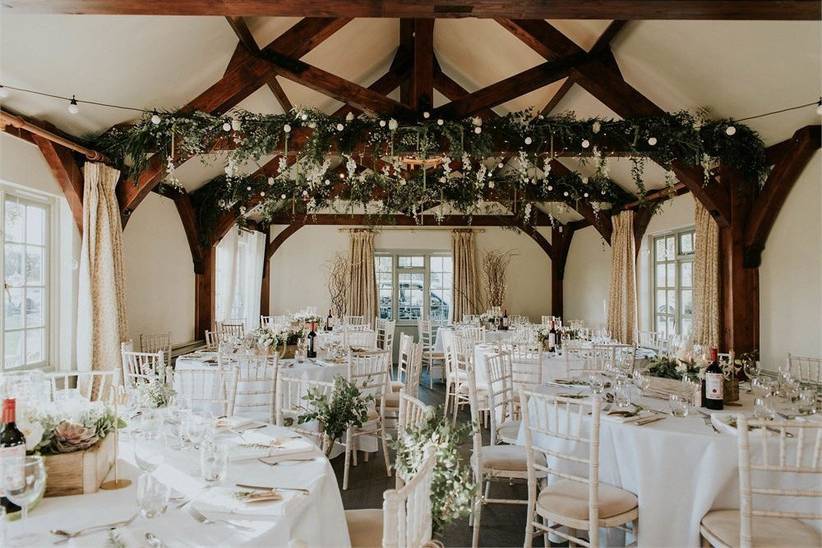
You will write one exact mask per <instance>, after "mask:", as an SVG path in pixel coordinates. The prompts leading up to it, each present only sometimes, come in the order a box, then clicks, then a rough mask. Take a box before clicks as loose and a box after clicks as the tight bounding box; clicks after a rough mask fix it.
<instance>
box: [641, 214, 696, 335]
mask: <svg viewBox="0 0 822 548" xmlns="http://www.w3.org/2000/svg"><path fill="white" fill-rule="evenodd" d="M684 234H691V235H692V239H691V247H692V251H691V252H690V253H682V250H681V236H682V235H684ZM670 237H673V239H674V257H673V259H666V260H665V261H664V262H663V263H659V264H673V265H674V272H675V277H676V282H675V283H674V284H673V287H670V286H667V285H666V286H665V288H666V290H668V291H670V290H673V291H674V295H675V296H676V315H675V316H674V318H673V320H674V333H668V336H669V337H670V336H671V335H676V336H680V337H681V336H683V335H686V333H682V320H683V318H684V317H685V310H684V307H683V306H682V291H683V290H690V291H691V308H692V310H693V307H694V306H695V304H696V303H695V302H694V292H693V291H694V288H693V277H694V275H695V273H694V271H693V263H694V251H695V247H696V235H695V229H694V227H693V226H688V227H683V228H678V229H676V230H669V231H666V232H660V233H658V234H653V235H651V236H649V237H648V239H649V241H648V246H649V248H650V250H651V257H650V259H651V260H650V261H649V263H650V269H651V272H650V278H649V279H650V282H651V283H650V286H651V298H650V302H651V316H650V319H651V331H657V316H658V315H659V314H658V313H657V289H658V285H657V272H656V266H657V264H658V263H657V254H656V243H657V241H658V240H661V239H664V238H670ZM683 263H691V286H690V287H683V285H682V276H681V272H682V266H681V265H682V264H683ZM660 290H661V289H660ZM662 315H663V316H666V317H670V316H671V314H662ZM691 327H692V328H693V313H692V314H691Z"/></svg>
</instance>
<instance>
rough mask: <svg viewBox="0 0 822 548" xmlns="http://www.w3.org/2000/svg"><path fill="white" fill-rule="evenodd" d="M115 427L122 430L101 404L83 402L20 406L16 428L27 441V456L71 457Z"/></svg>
mask: <svg viewBox="0 0 822 548" xmlns="http://www.w3.org/2000/svg"><path fill="white" fill-rule="evenodd" d="M115 425H116V426H119V427H120V428H122V427H124V426H125V423H124V422H123V421H122V419H118V418H117V417H116V416H115V414H114V410H113V409H112V408H111V407H110V406H109V405H106V404H105V403H103V402H100V401H93V402H91V401H88V400H85V399H82V398H78V399H70V400H65V401H57V402H52V403H49V404H47V405H45V406H44V405H38V406H37V407H30V406H26V405H20V407H19V410H18V413H17V427H18V428H19V429H20V431H21V432H22V433H23V435H24V436H25V438H26V452H27V453H40V454H44V455H50V454H58V453H70V452H73V451H79V450H83V449H86V448H88V447H91V446H93V445H94V444H96V443H97V442H98V441H100V440H102V439H104V438H105V437H106V436H107V435H108V434H109V433H110V432H111V431H112V430H114V428H115Z"/></svg>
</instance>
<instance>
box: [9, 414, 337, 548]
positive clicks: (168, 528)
mask: <svg viewBox="0 0 822 548" xmlns="http://www.w3.org/2000/svg"><path fill="white" fill-rule="evenodd" d="M256 432H264V433H267V434H270V435H273V436H284V435H286V434H287V433H289V432H288V431H286V429H281V428H277V427H276V426H269V427H267V428H266V429H264V430H257V431H256ZM291 434H292V435H293V433H291ZM225 439H226V440H230V439H231V438H230V437H228V436H226V438H225ZM234 439H237V438H236V436H234ZM120 446H121V452H120V458H121V460H120V463H121V464H120V475H121V477H126V478H129V479H131V480H132V482H133V483H132V484H131V485H130V486H128V487H126V488H123V489H120V490H116V491H98V492H97V493H94V494H89V495H78V496H69V497H53V498H47V499H44V500H43V501H42V502H41V503H40V504H39V505H38V506H37V507H36V508H35V509H33V510H32V511H31V513H30V514H29V521H30V523H29V527H30V528H31V529H30V530H32V531H38V532H40V533H42V534H43V535H44V536H43V538H42V539H41V543H46V545H50V544H51V542H50V541H53V540H57V539H58V537H51V536H50V535H48V533H47V531H49V530H50V529H65V530H68V531H74V530H77V529H81V528H83V527H90V526H93V525H100V524H104V523H110V522H114V521H118V520H125V519H128V518H129V517H131V516H132V515H133V514H134V513H135V512H136V511H137V495H136V492H137V477H138V475H139V470H138V469H137V468H136V467H135V466H134V465H133V452H132V449H131V442H130V441H128V439H127V437H126V436H122V438H121V443H120ZM316 454H317V456H318V458H317V459H316V461H313V462H305V463H290V464H282V465H279V466H268V465H265V464H262V463H260V462H257V461H256V460H251V461H242V462H236V461H235V462H231V463H230V465H229V472H228V478H227V479H226V480H225V481H224V482H223V485H225V486H233V485H234V484H235V483H237V482H241V483H249V484H254V485H267V486H268V485H270V486H279V487H299V488H307V489H309V490H310V494H309V495H299V496H300V497H305V500H294V501H291V502H289V503H288V505H287V506H286V510H285V511H284V515H279V516H276V515H275V516H270V519H268V518H269V516H266V518H267V519H266V520H265V521H261V520H255V521H248V520H244V521H241V522H240V521H239V518H238V520H237V521H238V522H239V523H241V524H242V525H246V526H248V527H251V528H253V529H254V531H253V532H245V531H239V530H236V529H233V528H230V527H228V526H225V525H222V524H219V523H215V524H211V525H203V524H200V523H198V522H196V521H195V520H194V519H193V518H192V517H191V516H189V515H188V513H187V512H186V511H185V510H184V509H183V510H178V509H176V507H175V506H176V504H171V505H169V508H168V511H167V512H166V513H165V514H163V515H161V516H158V517H156V518H154V519H146V518H143V517H138V518H137V519H136V520H135V521H134V522H133V523H132V524H131V525H129V526H128V528H126V529H125V530H124V533H123V536H124V538H125V539H126V540H131V542H130V543H128V546H129V547H130V548H131V547H142V546H144V545H145V544H144V542H145V538H144V535H145V533H146V532H147V531H151V532H152V533H154V534H155V535H157V536H158V537H160V539H161V540H162V541H163V542H164V543H165V544H166V546H168V547H169V548H173V547H177V546H266V547H267V546H278V547H279V546H282V547H288V546H348V545H349V544H350V543H349V539H348V528H347V526H346V522H345V513H344V510H343V505H342V499H341V497H340V491H339V489H338V487H337V480H336V478H335V476H334V471H333V470H332V468H331V465H330V463H329V462H328V460H327V459H326V458H325V457H323V456H322V455H321V453H320V452H319V451H317V452H316ZM155 476H156V477H158V478H160V479H161V481H164V482H166V483H168V484H169V485H171V486H172V487H175V488H180V489H184V487H183V485H186V484H188V485H191V484H192V483H193V482H198V481H199V479H198V476H199V454H198V453H196V452H195V451H194V450H193V449H185V450H171V449H169V450H168V453H167V456H166V461H165V462H164V463H163V464H162V465H161V466H160V467H159V468H158V469H157V470H156V471H155ZM112 477H113V472H112V474H109V479H110V478H112ZM173 494H175V493H173ZM18 523H19V522H18ZM16 527H19V525H17V524H13V525H12V526H11V527H10V528H11V531H10V533H11V534H16ZM106 539H107V533H106V532H100V533H93V534H89V535H87V536H83V537H79V538H77V539H74V540H73V541H72V543H71V544H66V545H65V546H67V547H70V546H95V547H97V546H104V545H105V544H106Z"/></svg>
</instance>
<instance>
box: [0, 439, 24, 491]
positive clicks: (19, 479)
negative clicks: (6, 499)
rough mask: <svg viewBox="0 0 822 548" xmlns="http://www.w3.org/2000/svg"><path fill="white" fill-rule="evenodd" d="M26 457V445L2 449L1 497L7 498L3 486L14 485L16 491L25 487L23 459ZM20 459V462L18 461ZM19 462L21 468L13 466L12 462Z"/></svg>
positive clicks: (0, 468) (0, 469)
mask: <svg viewBox="0 0 822 548" xmlns="http://www.w3.org/2000/svg"><path fill="white" fill-rule="evenodd" d="M25 456H26V446H25V444H22V443H21V444H20V445H15V446H12V447H0V474H2V481H0V497H3V496H5V491H4V490H3V486H5V485H12V486H14V487H15V488H16V489H20V488H22V487H23V481H24V479H23V458H24V457H25ZM18 459H19V460H18ZM15 461H16V462H19V463H20V465H19V466H12V465H11V463H12V462H15Z"/></svg>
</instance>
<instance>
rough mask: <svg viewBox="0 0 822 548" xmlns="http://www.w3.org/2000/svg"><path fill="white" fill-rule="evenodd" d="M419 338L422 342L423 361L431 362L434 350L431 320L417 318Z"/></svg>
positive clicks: (425, 362)
mask: <svg viewBox="0 0 822 548" xmlns="http://www.w3.org/2000/svg"><path fill="white" fill-rule="evenodd" d="M417 339H418V341H419V342H420V343H421V344H422V361H423V363H424V364H426V365H428V364H430V363H431V354H432V353H433V352H434V333H433V332H432V330H431V320H423V319H420V320H417Z"/></svg>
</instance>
